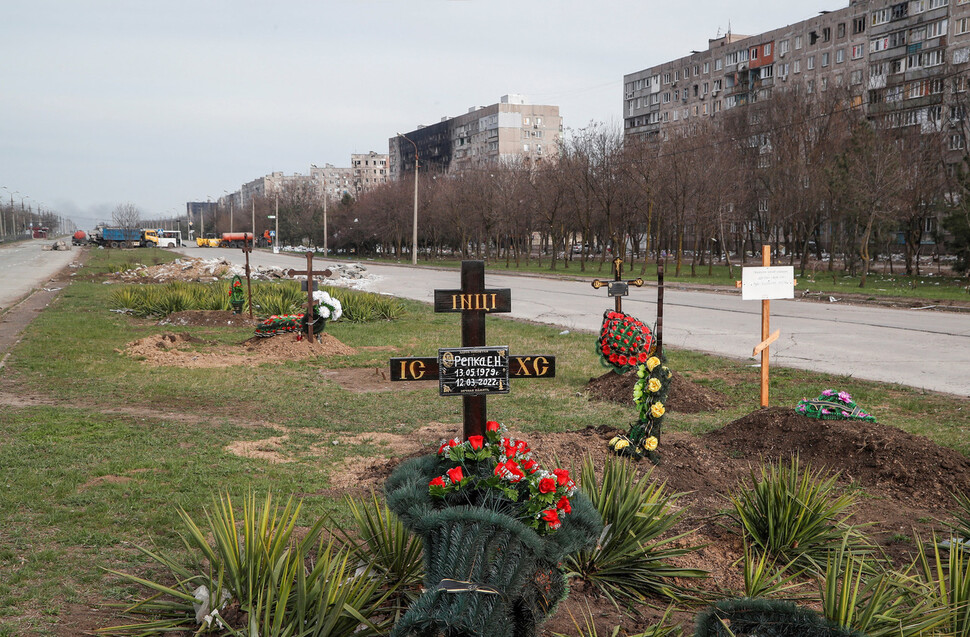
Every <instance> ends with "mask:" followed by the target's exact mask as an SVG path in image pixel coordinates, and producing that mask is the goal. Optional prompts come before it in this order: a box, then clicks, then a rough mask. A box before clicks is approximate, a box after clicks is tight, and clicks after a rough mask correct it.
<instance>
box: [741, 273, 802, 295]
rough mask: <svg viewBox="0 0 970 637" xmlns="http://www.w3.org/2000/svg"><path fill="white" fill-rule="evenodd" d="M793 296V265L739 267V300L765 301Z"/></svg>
mask: <svg viewBox="0 0 970 637" xmlns="http://www.w3.org/2000/svg"><path fill="white" fill-rule="evenodd" d="M793 298H795V267H794V266H791V265H776V266H771V267H762V268H754V267H748V268H742V269H741V300H743V301H765V300H768V299H793Z"/></svg>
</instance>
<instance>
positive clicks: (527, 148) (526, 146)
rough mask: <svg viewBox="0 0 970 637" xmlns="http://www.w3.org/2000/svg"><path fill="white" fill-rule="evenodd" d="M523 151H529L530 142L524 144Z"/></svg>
mask: <svg viewBox="0 0 970 637" xmlns="http://www.w3.org/2000/svg"><path fill="white" fill-rule="evenodd" d="M522 152H524V153H527V152H529V145H528V144H522Z"/></svg>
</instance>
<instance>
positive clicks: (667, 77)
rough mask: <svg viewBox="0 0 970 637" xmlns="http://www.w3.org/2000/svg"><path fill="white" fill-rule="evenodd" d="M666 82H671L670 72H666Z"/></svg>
mask: <svg viewBox="0 0 970 637" xmlns="http://www.w3.org/2000/svg"><path fill="white" fill-rule="evenodd" d="M664 84H670V72H669V71H668V72H667V73H664Z"/></svg>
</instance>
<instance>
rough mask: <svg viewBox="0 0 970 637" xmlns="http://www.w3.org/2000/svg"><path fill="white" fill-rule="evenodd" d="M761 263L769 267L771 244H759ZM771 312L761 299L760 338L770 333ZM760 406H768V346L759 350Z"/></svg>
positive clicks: (764, 337)
mask: <svg viewBox="0 0 970 637" xmlns="http://www.w3.org/2000/svg"><path fill="white" fill-rule="evenodd" d="M761 265H762V266H764V267H769V266H770V265H771V246H770V245H765V246H761ZM770 313H771V301H769V300H768V299H764V300H763V301H761V340H762V341H766V340H768V336H769V335H770V334H771V327H770V325H769V315H770ZM761 406H762V408H764V407H767V406H768V348H767V347H765V348H764V349H763V350H761Z"/></svg>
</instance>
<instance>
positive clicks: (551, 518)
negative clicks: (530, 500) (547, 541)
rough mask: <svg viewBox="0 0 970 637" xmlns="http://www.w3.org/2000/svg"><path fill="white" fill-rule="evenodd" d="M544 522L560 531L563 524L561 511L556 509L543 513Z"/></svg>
mask: <svg viewBox="0 0 970 637" xmlns="http://www.w3.org/2000/svg"><path fill="white" fill-rule="evenodd" d="M542 520H543V521H544V522H545V523H546V524H548V525H549V526H550V527H551V528H553V529H558V528H559V527H560V526H562V522H560V521H559V511H557V510H556V509H546V510H545V511H543V512H542Z"/></svg>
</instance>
